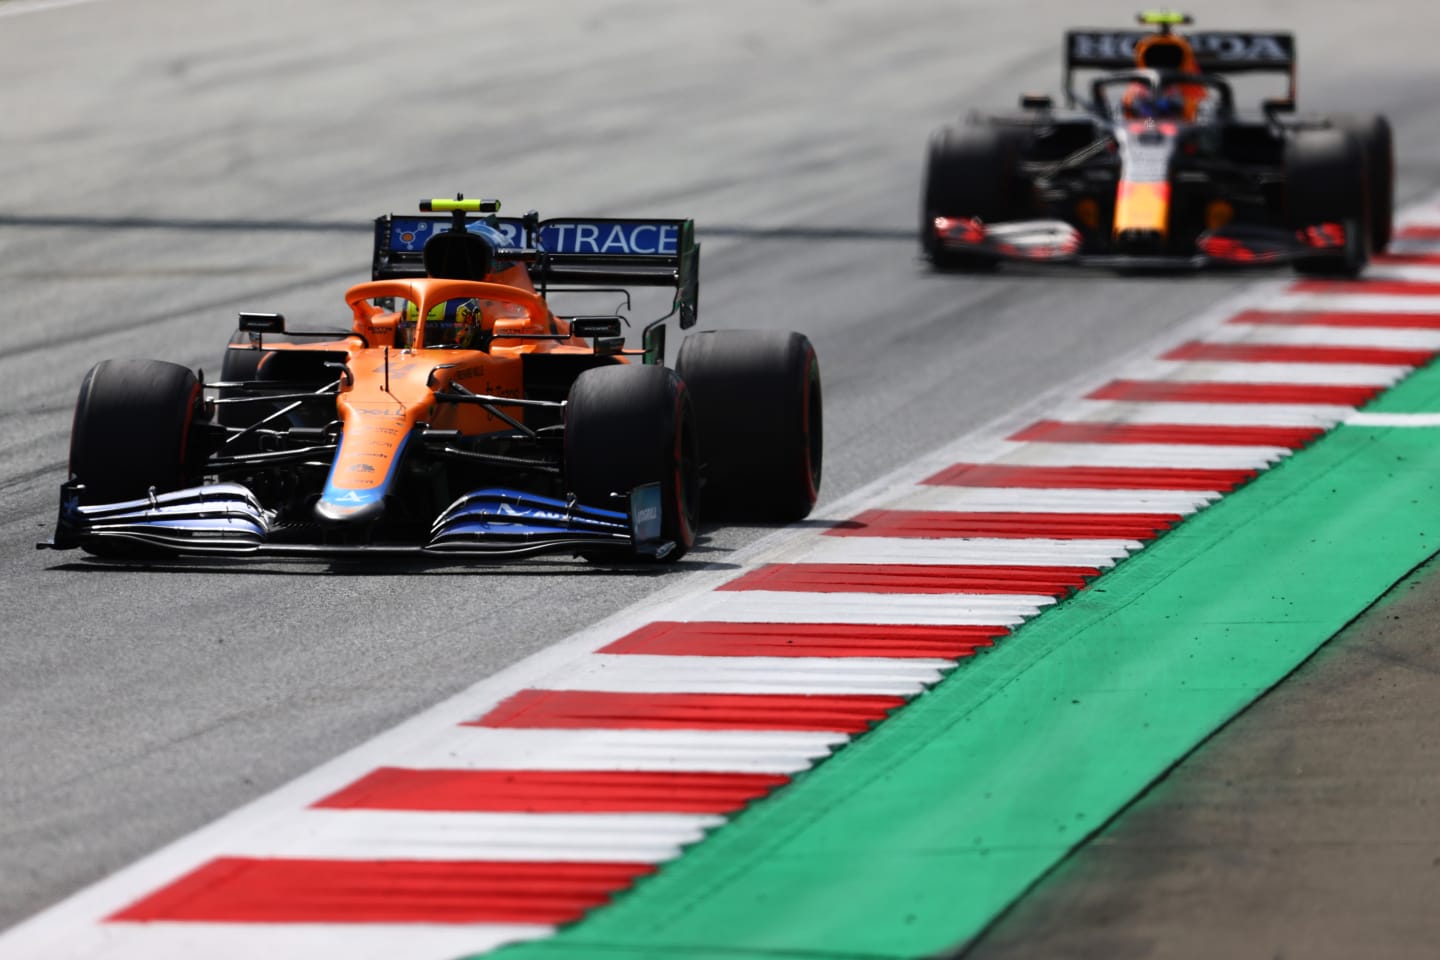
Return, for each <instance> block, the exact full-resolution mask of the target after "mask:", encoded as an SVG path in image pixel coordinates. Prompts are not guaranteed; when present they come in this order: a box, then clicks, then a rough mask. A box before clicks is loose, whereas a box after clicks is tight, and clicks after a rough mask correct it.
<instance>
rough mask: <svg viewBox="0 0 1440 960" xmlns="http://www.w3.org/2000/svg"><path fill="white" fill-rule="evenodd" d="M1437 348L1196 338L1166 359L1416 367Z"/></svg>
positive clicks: (1177, 348)
mask: <svg viewBox="0 0 1440 960" xmlns="http://www.w3.org/2000/svg"><path fill="white" fill-rule="evenodd" d="M1434 353H1435V351H1433V350H1387V349H1384V348H1381V347H1313V346H1297V345H1291V344H1280V343H1204V342H1202V341H1199V340H1192V341H1191V342H1189V343H1187V344H1183V345H1182V346H1179V347H1176V348H1175V349H1174V350H1171V351H1170V352H1169V353H1167V354H1165V356H1164V357H1163V359H1165V360H1209V361H1219V362H1230V363H1373V364H1385V365H1389V366H1401V367H1413V366H1418V365H1419V364H1422V363H1426V362H1428V361H1429V359H1430V358H1431V357H1432V356H1433V355H1434Z"/></svg>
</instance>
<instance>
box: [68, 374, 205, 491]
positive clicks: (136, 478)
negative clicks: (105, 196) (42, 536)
mask: <svg viewBox="0 0 1440 960" xmlns="http://www.w3.org/2000/svg"><path fill="white" fill-rule="evenodd" d="M203 419H204V400H203V398H202V396H201V390H200V382H199V381H198V380H197V379H196V377H195V374H194V372H192V371H191V370H190V369H189V368H187V367H182V366H180V365H179V364H175V363H166V362H165V361H163V360H104V361H101V362H100V363H98V364H96V365H95V366H94V367H91V368H90V372H89V373H87V374H86V375H85V379H84V380H83V381H82V382H81V384H80V396H79V398H78V399H77V400H76V402H75V419H74V422H73V424H72V426H71V430H70V474H71V476H72V477H74V478H75V479H76V480H79V481H80V482H81V483H83V484H84V485H85V492H84V496H83V498H82V502H84V503H114V502H117V501H121V500H135V499H139V498H140V497H143V496H145V495H146V494H147V493H148V492H149V491H150V489H151V488H154V490H155V492H157V493H166V492H168V491H171V490H179V489H181V488H183V487H186V486H191V485H192V484H193V481H194V480H195V478H196V477H197V476H198V475H199V470H200V465H201V464H203V463H204V461H205V451H204V450H203V449H202V447H203V443H202V438H203V434H202V432H201V430H200V427H201V425H202V423H203Z"/></svg>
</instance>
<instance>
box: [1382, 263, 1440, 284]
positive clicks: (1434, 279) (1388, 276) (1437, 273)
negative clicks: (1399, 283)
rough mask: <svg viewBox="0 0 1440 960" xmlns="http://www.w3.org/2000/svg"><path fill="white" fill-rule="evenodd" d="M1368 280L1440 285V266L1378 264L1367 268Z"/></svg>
mask: <svg viewBox="0 0 1440 960" xmlns="http://www.w3.org/2000/svg"><path fill="white" fill-rule="evenodd" d="M1365 279H1366V280H1403V281H1407V282H1409V283H1440V264H1425V263H1376V262H1375V261H1373V260H1372V261H1371V262H1370V265H1369V266H1368V267H1366V268H1365Z"/></svg>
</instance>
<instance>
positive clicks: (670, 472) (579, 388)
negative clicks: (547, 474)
mask: <svg viewBox="0 0 1440 960" xmlns="http://www.w3.org/2000/svg"><path fill="white" fill-rule="evenodd" d="M655 481H659V482H660V504H661V511H660V512H661V522H660V535H661V537H662V538H664V539H665V540H669V541H670V542H671V543H673V544H674V545H675V546H674V548H673V549H672V550H671V551H670V552H669V553H668V554H666V555H665V557H664V560H665V561H666V562H670V561H674V560H679V559H680V558H681V557H683V556H684V555H685V554H686V552H688V551H689V549H690V548H691V547H692V546H694V545H695V533H696V530H697V529H698V527H699V521H700V446H699V442H698V435H697V431H696V424H695V409H694V406H693V404H692V403H691V400H690V392H689V390H687V389H686V388H685V382H684V381H683V380H681V379H680V377H678V376H677V375H676V374H675V372H674V371H673V370H670V369H668V368H666V367H660V366H653V365H643V364H615V365H613V366H604V367H594V368H592V369H589V370H586V371H585V372H583V373H581V374H580V376H578V377H576V378H575V383H574V385H573V386H571V388H570V396H569V401H568V402H567V403H566V405H565V486H566V489H567V490H569V492H570V493H572V494H574V495H575V498H576V499H577V500H579V501H580V502H581V503H583V504H585V505H587V506H596V507H609V506H610V505H611V504H612V503H613V502H614V501H613V500H612V499H611V494H616V493H628V492H629V491H631V490H633V489H634V488H635V487H638V486H640V485H641V484H644V483H654V482H655ZM581 555H582V556H584V557H585V558H586V559H589V560H601V561H603V560H605V559H607V556H606V555H605V554H603V553H601V552H599V551H595V552H593V553H590V552H582V554H581Z"/></svg>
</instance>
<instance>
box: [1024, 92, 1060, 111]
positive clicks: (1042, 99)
mask: <svg viewBox="0 0 1440 960" xmlns="http://www.w3.org/2000/svg"><path fill="white" fill-rule="evenodd" d="M1054 106H1055V101H1054V100H1052V99H1050V94H1048V93H1022V94H1020V109H1022V110H1049V109H1051V108H1052V107H1054Z"/></svg>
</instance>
